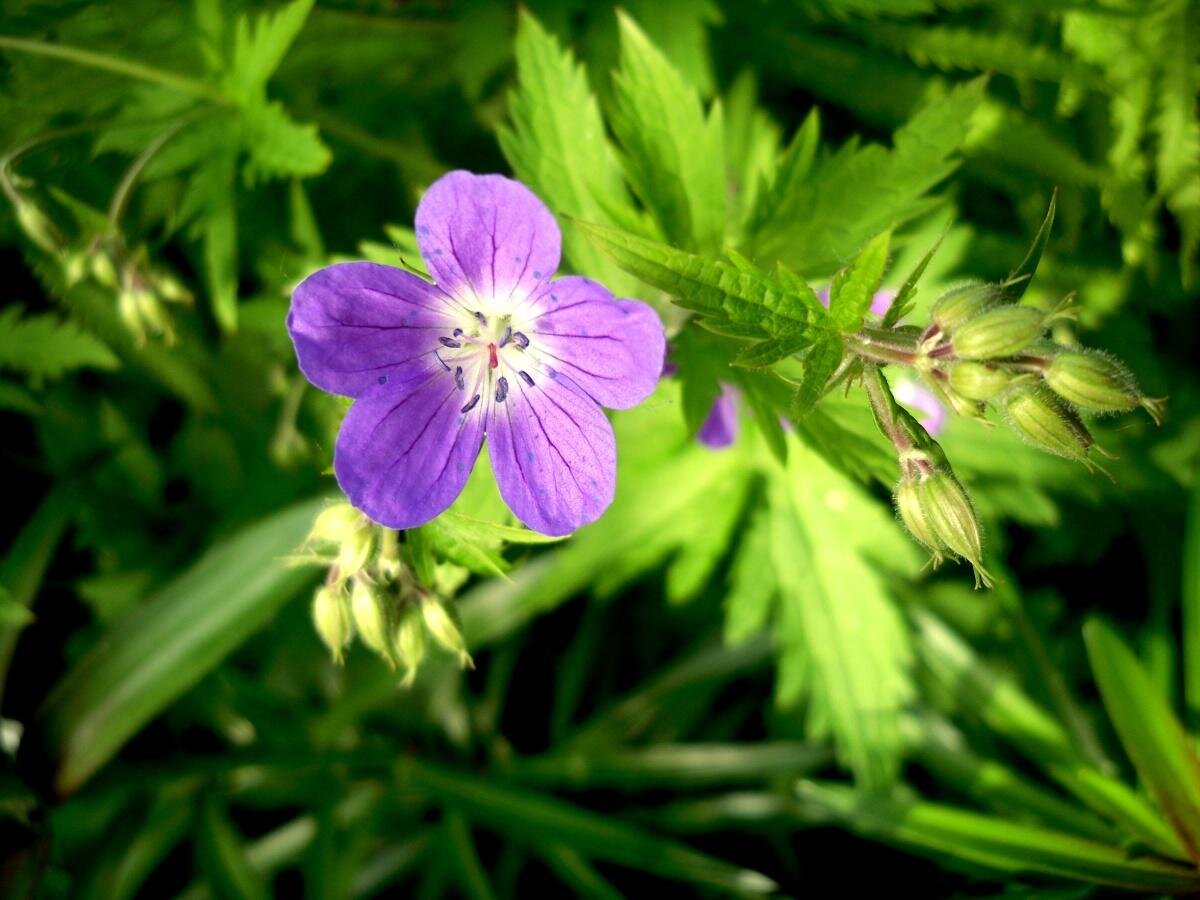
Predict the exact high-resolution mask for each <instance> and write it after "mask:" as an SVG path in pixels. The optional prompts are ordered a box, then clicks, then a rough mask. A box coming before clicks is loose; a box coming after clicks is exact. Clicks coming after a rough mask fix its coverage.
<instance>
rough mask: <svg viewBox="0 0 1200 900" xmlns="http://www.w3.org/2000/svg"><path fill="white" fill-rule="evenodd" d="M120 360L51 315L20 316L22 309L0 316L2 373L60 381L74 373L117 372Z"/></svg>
mask: <svg viewBox="0 0 1200 900" xmlns="http://www.w3.org/2000/svg"><path fill="white" fill-rule="evenodd" d="M120 364H121V363H120V360H119V359H117V357H116V355H115V354H114V353H113V352H112V351H111V350H110V349H108V346H107V345H105V344H104V343H103V342H101V341H100V339H99V338H97V337H95V336H93V335H91V334H89V333H88V332H86V331H83V330H82V329H80V328H79V326H78V325H76V324H75V323H74V322H72V321H71V320H70V319H65V320H64V319H60V318H58V316H55V315H53V314H52V313H40V314H38V315H34V316H25V317H24V318H22V316H21V307H19V306H12V307H9V308H8V309H7V310H5V311H4V312H0V369H10V370H13V371H18V372H22V373H24V374H25V375H28V376H29V377H31V378H34V379H39V380H40V379H43V378H51V379H54V378H61V377H62V376H63V375H64V374H65V373H67V372H70V371H73V370H74V369H105V370H111V369H116V368H118V367H119V366H120Z"/></svg>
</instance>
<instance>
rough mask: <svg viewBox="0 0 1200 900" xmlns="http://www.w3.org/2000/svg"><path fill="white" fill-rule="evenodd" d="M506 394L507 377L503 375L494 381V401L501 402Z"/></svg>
mask: <svg viewBox="0 0 1200 900" xmlns="http://www.w3.org/2000/svg"><path fill="white" fill-rule="evenodd" d="M507 396H508V379H507V378H505V377H504V376H503V375H501V376H500V378H499V379H498V380H497V381H496V402H497V403H503V402H504V398H505V397H507Z"/></svg>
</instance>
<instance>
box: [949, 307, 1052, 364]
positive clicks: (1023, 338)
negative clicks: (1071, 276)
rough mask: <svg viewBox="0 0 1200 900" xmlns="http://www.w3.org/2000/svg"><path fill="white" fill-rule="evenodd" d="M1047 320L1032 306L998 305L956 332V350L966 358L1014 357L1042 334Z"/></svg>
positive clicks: (954, 341) (960, 355)
mask: <svg viewBox="0 0 1200 900" xmlns="http://www.w3.org/2000/svg"><path fill="white" fill-rule="evenodd" d="M1045 319H1046V315H1045V313H1043V312H1042V311H1041V310H1037V309H1034V308H1033V307H1032V306H998V307H996V308H995V309H990V310H988V311H987V312H985V313H983V314H981V315H979V316H976V317H975V318H974V319H971V320H970V321H969V322H965V323H964V324H963V325H962V327H960V328H959V329H958V330H957V331H956V332H955V333H954V340H953V343H954V352H955V353H956V354H957V355H958V356H959V357H961V358H962V359H999V358H1001V357H1004V356H1013V355H1014V354H1017V353H1020V352H1021V351H1022V350H1024V349H1025V348H1026V347H1028V346H1029V345H1030V344H1032V343H1033V342H1034V341H1036V340H1037V339H1038V338H1040V337H1041V336H1042V332H1043V331H1044V330H1045Z"/></svg>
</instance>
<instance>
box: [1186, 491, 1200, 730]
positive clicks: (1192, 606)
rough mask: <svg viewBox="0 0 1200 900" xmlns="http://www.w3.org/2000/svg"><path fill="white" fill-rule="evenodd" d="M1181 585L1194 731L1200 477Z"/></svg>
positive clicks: (1198, 677) (1198, 696)
mask: <svg viewBox="0 0 1200 900" xmlns="http://www.w3.org/2000/svg"><path fill="white" fill-rule="evenodd" d="M1194 468H1200V467H1194ZM1182 582H1183V602H1182V607H1183V609H1182V618H1183V689H1184V698H1185V700H1186V702H1187V715H1188V724H1189V725H1190V726H1191V727H1192V728H1193V729H1195V728H1196V726H1197V725H1200V477H1196V476H1193V479H1192V492H1191V497H1190V499H1189V501H1188V511H1187V528H1186V530H1185V532H1184V538H1183V575H1182Z"/></svg>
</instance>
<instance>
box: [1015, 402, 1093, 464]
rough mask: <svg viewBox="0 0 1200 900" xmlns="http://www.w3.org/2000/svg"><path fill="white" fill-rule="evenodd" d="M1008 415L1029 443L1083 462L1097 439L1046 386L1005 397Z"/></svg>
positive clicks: (1086, 462) (1087, 461) (1088, 460)
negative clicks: (1093, 438)
mask: <svg viewBox="0 0 1200 900" xmlns="http://www.w3.org/2000/svg"><path fill="white" fill-rule="evenodd" d="M1004 414H1005V418H1007V419H1008V422H1009V424H1010V425H1011V426H1012V427H1013V428H1014V429H1016V431H1017V432H1018V433H1019V434H1021V436H1022V437H1024V438H1025V439H1026V440H1027V441H1029V443H1031V444H1033V445H1034V446H1035V447H1038V448H1040V449H1042V450H1045V451H1046V452H1047V453H1053V454H1055V455H1056V456H1063V457H1066V458H1067V459H1073V460H1076V461H1078V462H1081V463H1083V464H1084V465H1085V466H1087V467H1088V468H1089V469H1090V468H1092V467H1093V466H1094V463H1093V462H1092V461H1091V460H1090V459H1089V458H1088V450H1090V449H1091V447H1092V444H1093V440H1092V435H1091V433H1089V432H1088V430H1087V426H1085V425H1084V424H1083V422H1082V421H1080V419H1079V416H1077V415H1075V413H1074V412H1073V411H1072V410H1071V409H1070V408H1069V407H1067V406H1066V405H1065V404H1063V403H1062V401H1060V400H1059V399H1058V398H1057V397H1055V396H1054V395H1053V394H1052V393H1050V392H1049V391H1047V390H1045V389H1043V388H1036V387H1028V388H1023V389H1021V390H1017V391H1014V392H1012V393H1011V394H1009V395H1008V396H1007V397H1005V400H1004Z"/></svg>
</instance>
